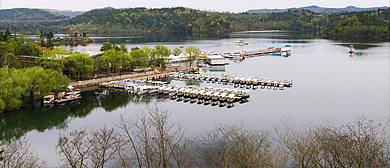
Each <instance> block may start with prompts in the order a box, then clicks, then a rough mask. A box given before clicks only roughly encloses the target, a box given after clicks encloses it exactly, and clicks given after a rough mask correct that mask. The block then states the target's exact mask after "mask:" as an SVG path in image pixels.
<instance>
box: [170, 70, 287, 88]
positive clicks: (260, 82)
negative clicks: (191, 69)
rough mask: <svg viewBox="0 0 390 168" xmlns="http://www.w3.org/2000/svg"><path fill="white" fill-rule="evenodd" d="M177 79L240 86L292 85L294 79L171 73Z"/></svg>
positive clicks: (280, 86) (281, 86)
mask: <svg viewBox="0 0 390 168" xmlns="http://www.w3.org/2000/svg"><path fill="white" fill-rule="evenodd" d="M171 77H173V78H174V79H176V80H184V79H192V80H197V81H205V82H208V83H210V82H212V83H218V84H224V85H226V84H234V85H235V86H240V87H248V86H249V88H250V87H254V86H272V87H279V88H283V87H292V85H293V82H292V80H279V79H274V78H265V77H254V76H231V75H220V76H218V75H211V74H181V73H173V74H172V75H171Z"/></svg>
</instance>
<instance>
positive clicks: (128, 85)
mask: <svg viewBox="0 0 390 168" xmlns="http://www.w3.org/2000/svg"><path fill="white" fill-rule="evenodd" d="M99 86H100V87H103V88H116V89H120V90H121V92H125V93H128V94H134V95H139V96H141V95H146V94H149V95H157V94H158V95H166V96H169V98H170V99H172V100H174V99H177V100H178V101H180V100H183V101H189V102H192V103H195V102H198V103H199V104H201V103H204V104H212V105H219V106H221V107H222V106H228V107H232V106H234V103H235V102H246V101H248V99H249V97H250V96H249V91H248V90H238V89H229V88H213V87H206V88H202V87H197V86H179V85H167V83H166V82H162V81H145V80H136V79H126V80H124V81H111V82H107V83H102V84H100V85H99Z"/></svg>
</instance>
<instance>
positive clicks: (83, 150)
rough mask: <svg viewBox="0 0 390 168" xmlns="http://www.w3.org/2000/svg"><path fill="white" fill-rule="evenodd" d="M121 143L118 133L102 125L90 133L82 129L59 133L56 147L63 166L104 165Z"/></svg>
mask: <svg viewBox="0 0 390 168" xmlns="http://www.w3.org/2000/svg"><path fill="white" fill-rule="evenodd" d="M122 145H123V142H122V141H121V138H120V136H119V134H118V133H116V132H115V131H114V129H113V128H112V129H108V128H107V127H106V126H104V127H103V128H101V129H99V130H95V131H91V132H90V133H88V132H87V131H85V129H84V130H80V131H77V130H75V131H72V132H71V133H70V134H69V136H66V135H60V136H59V138H58V142H57V146H56V148H57V150H59V152H60V154H61V155H63V156H64V159H63V161H64V162H65V164H64V165H63V166H65V167H74V168H76V167H104V165H105V164H106V163H107V162H108V161H109V160H110V159H112V158H113V156H114V155H115V154H116V153H117V151H119V150H120V149H121V146H122Z"/></svg>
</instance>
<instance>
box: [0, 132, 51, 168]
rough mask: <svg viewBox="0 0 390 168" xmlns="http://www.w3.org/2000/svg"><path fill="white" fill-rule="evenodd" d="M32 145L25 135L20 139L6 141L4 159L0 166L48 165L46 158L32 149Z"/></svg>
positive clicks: (28, 166)
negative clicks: (39, 155)
mask: <svg viewBox="0 0 390 168" xmlns="http://www.w3.org/2000/svg"><path fill="white" fill-rule="evenodd" d="M30 147H31V145H30V144H29V143H28V141H27V139H26V138H25V137H22V138H20V139H19V140H13V141H10V142H5V144H4V148H5V149H4V153H3V154H4V155H3V156H4V160H3V161H0V168H15V167H26V168H39V167H47V164H46V162H45V161H44V160H42V159H40V158H39V157H38V154H37V153H35V152H34V151H33V150H31V149H30Z"/></svg>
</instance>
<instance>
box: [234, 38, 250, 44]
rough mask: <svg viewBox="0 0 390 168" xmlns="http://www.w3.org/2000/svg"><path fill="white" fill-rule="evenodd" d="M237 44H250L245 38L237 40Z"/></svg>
mask: <svg viewBox="0 0 390 168" xmlns="http://www.w3.org/2000/svg"><path fill="white" fill-rule="evenodd" d="M236 45H248V42H245V41H244V40H242V39H241V40H237V41H236Z"/></svg>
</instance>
